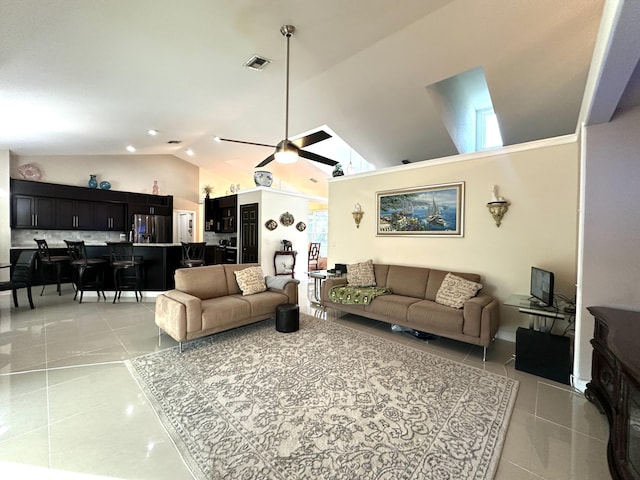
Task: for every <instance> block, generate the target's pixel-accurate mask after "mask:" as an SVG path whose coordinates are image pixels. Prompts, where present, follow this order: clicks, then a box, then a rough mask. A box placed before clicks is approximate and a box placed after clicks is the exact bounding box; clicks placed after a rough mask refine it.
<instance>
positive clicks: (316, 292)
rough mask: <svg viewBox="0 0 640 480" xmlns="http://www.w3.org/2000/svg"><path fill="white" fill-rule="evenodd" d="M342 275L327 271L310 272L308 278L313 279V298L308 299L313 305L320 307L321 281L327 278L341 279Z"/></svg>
mask: <svg viewBox="0 0 640 480" xmlns="http://www.w3.org/2000/svg"><path fill="white" fill-rule="evenodd" d="M343 275H344V274H343V273H335V272H329V271H327V270H312V271H311V272H309V277H310V278H313V298H310V299H309V300H311V303H313V304H314V305H322V298H321V296H322V281H323V280H325V279H327V278H334V277H342V276H343Z"/></svg>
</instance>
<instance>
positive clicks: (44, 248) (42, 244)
mask: <svg viewBox="0 0 640 480" xmlns="http://www.w3.org/2000/svg"><path fill="white" fill-rule="evenodd" d="M34 240H35V242H36V244H37V245H38V256H39V258H40V266H41V268H40V278H41V280H42V291H41V292H40V296H42V295H43V294H44V288H45V287H46V286H47V283H46V281H45V278H44V277H45V275H44V271H45V266H46V267H55V269H56V284H57V285H58V295H62V291H61V288H60V274H61V271H62V264H63V263H66V262H69V261H71V257H70V256H69V255H51V253H50V252H49V245H47V241H46V240H45V239H42V240H40V239H38V238H34Z"/></svg>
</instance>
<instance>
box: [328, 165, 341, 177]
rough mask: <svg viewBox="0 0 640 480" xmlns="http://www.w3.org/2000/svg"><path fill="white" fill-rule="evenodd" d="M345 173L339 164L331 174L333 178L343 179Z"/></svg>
mask: <svg viewBox="0 0 640 480" xmlns="http://www.w3.org/2000/svg"><path fill="white" fill-rule="evenodd" d="M343 175H344V172H343V171H342V165H340V164H339V163H338V164H337V165H336V166H335V167H334V168H333V172H331V176H332V177H342V176H343Z"/></svg>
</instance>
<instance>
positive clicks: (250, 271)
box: [233, 267, 267, 295]
mask: <svg viewBox="0 0 640 480" xmlns="http://www.w3.org/2000/svg"><path fill="white" fill-rule="evenodd" d="M233 273H234V274H235V276H236V281H237V282H238V287H240V290H242V295H254V294H256V293H260V292H264V291H265V290H266V289H267V285H266V284H265V283H264V274H263V273H262V268H260V267H248V268H245V269H243V270H238V271H236V272H233Z"/></svg>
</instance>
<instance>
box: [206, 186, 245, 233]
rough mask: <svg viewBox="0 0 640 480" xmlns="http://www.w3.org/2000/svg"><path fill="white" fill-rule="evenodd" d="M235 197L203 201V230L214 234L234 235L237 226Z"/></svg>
mask: <svg viewBox="0 0 640 480" xmlns="http://www.w3.org/2000/svg"><path fill="white" fill-rule="evenodd" d="M237 205H238V196H237V195H227V196H226V197H219V198H209V199H205V203H204V230H205V232H207V231H213V232H216V233H236V232H237V231H238V225H237V221H236V217H237V215H236V210H237Z"/></svg>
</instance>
